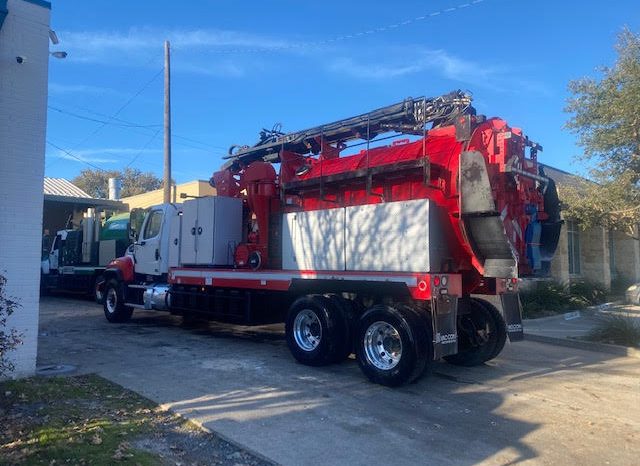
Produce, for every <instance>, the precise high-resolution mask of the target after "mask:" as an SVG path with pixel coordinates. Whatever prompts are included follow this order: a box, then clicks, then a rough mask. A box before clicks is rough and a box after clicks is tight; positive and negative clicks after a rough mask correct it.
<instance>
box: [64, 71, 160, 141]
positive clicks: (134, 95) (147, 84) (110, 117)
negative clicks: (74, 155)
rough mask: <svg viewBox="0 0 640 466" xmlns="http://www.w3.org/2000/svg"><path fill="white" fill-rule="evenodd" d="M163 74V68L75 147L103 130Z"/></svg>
mask: <svg viewBox="0 0 640 466" xmlns="http://www.w3.org/2000/svg"><path fill="white" fill-rule="evenodd" d="M163 72H164V68H161V69H160V70H159V71H158V72H157V73H156V74H154V75H153V77H152V78H151V79H150V80H149V81H147V82H146V83H145V84H144V85H143V86H142V87H141V88H140V89H139V90H138V92H136V93H135V94H133V95H132V96H131V97H129V99H127V101H126V102H125V103H124V105H122V106H121V107H120V108H119V109H118V110H117V111H116V112H115V113H114V114H113V115H111V116H109V118H108V121H107V122H104V123H102V124H101V125H100V126H98V127H97V128H96V129H95V130H93V132H91V133H90V134H89V135H88V136H87V137H86V138H84V139H83V140H82V141H80V142H79V143H78V144H77V145H76V147H79V146H80V145H82V144H84V143H85V142H87V141H88V140H89V139H90V138H91V137H93V136H94V135H95V134H97V133H98V132H99V131H100V130H101V129H102V128H104V127H105V126H107V124H109V123H108V122H109V121H111V120H113V119H114V118H115V117H117V116H118V115H119V114H120V112H122V111H123V110H124V109H125V108H127V106H129V104H130V103H131V102H133V101H134V100H135V99H136V97H138V96H139V95H140V94H142V93H143V92H144V91H145V90H146V89H147V88H148V87H149V86H150V85H151V83H153V81H155V80H156V78H157V77H158V76H160V75H161V74H162V73H163Z"/></svg>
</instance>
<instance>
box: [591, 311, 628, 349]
mask: <svg viewBox="0 0 640 466" xmlns="http://www.w3.org/2000/svg"><path fill="white" fill-rule="evenodd" d="M639 320H640V319H639V318H637V317H632V316H630V315H628V314H609V315H607V316H604V317H603V318H602V320H601V321H600V322H599V323H598V325H597V326H596V327H595V328H594V329H593V330H592V331H591V333H590V334H589V336H588V338H589V340H592V341H599V342H602V343H609V344H613V345H622V346H640V325H639V324H638V321H639Z"/></svg>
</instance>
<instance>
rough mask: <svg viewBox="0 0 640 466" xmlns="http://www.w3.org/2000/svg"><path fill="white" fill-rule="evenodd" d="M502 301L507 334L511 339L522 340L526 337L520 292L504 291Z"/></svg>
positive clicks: (501, 296)
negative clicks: (523, 327)
mask: <svg viewBox="0 0 640 466" xmlns="http://www.w3.org/2000/svg"><path fill="white" fill-rule="evenodd" d="M500 300H501V301H502V314H503V317H504V321H505V323H506V324H507V335H509V340H510V341H521V340H523V339H524V332H523V329H522V305H521V304H520V297H519V296H518V293H503V294H501V295H500Z"/></svg>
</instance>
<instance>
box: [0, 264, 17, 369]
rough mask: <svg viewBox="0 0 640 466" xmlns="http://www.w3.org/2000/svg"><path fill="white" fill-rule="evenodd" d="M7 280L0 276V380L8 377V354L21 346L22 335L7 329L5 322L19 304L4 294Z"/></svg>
mask: <svg viewBox="0 0 640 466" xmlns="http://www.w3.org/2000/svg"><path fill="white" fill-rule="evenodd" d="M6 283H7V279H6V278H5V277H4V276H3V275H0V378H2V377H3V376H6V375H8V374H9V373H10V372H11V371H13V369H15V366H14V364H13V363H12V362H11V361H10V360H9V358H8V353H9V352H10V351H11V350H13V349H15V348H17V347H18V346H19V345H21V344H22V335H21V334H20V333H19V332H18V331H17V330H16V329H13V328H12V329H7V320H8V318H9V316H10V315H11V314H13V313H14V312H15V311H16V310H17V309H18V307H19V306H20V304H18V302H17V301H14V300H13V299H11V298H9V297H8V296H7V295H6V294H5V285H6Z"/></svg>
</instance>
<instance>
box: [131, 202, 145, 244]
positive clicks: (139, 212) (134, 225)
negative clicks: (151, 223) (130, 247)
mask: <svg viewBox="0 0 640 466" xmlns="http://www.w3.org/2000/svg"><path fill="white" fill-rule="evenodd" d="M148 211H149V209H142V208H136V209H132V210H131V213H130V214H129V238H130V239H131V240H132V241H137V239H138V236H139V235H140V230H141V229H142V223H143V222H144V217H145V215H146V214H147V212H148Z"/></svg>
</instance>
